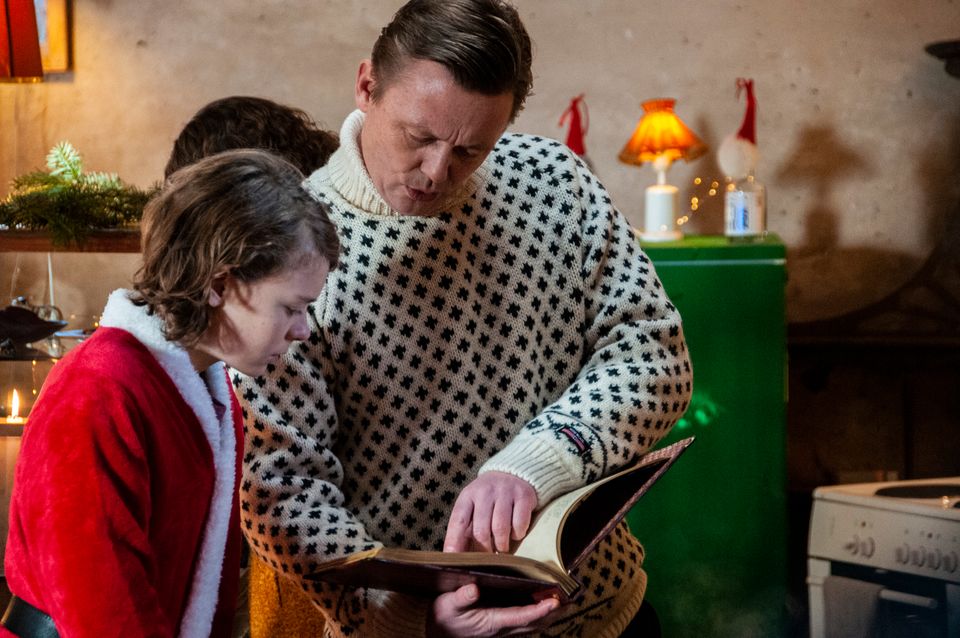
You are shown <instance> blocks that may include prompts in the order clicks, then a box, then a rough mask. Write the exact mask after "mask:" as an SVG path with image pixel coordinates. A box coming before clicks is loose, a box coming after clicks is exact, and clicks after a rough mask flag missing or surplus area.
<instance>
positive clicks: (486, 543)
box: [473, 499, 493, 552]
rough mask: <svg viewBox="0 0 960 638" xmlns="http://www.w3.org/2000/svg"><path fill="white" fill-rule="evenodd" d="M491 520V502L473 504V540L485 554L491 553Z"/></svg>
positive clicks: (488, 500)
mask: <svg viewBox="0 0 960 638" xmlns="http://www.w3.org/2000/svg"><path fill="white" fill-rule="evenodd" d="M492 518H493V501H492V500H491V499H484V500H482V501H479V502H477V501H474V503H473V539H474V540H475V541H477V544H479V545H480V547H481V548H482V549H483V551H485V552H492V551H493V542H492V539H491V529H490V528H491V522H492Z"/></svg>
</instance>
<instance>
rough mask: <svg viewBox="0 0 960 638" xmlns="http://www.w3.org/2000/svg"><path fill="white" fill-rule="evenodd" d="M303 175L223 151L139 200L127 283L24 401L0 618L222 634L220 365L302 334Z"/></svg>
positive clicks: (229, 454) (254, 365)
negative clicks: (139, 252) (136, 245)
mask: <svg viewBox="0 0 960 638" xmlns="http://www.w3.org/2000/svg"><path fill="white" fill-rule="evenodd" d="M302 179H303V176H302V173H301V172H300V171H299V170H298V169H297V168H296V167H294V166H293V165H292V164H290V163H289V162H287V161H285V160H283V159H281V158H279V157H276V156H274V155H272V154H270V153H267V152H263V151H253V150H242V151H229V152H225V153H221V154H217V155H214V156H212V157H209V158H206V159H202V160H200V161H198V162H196V163H195V164H193V165H191V166H189V167H186V168H184V169H182V170H180V171H177V172H175V173H173V174H172V175H171V176H170V178H169V179H168V180H167V183H166V184H165V186H164V187H163V189H162V190H161V191H160V192H159V193H158V195H157V196H155V198H154V199H152V200H151V201H150V202H149V203H148V205H147V207H146V209H145V212H144V219H143V227H142V228H143V265H142V267H141V268H140V269H139V270H138V272H137V273H136V275H135V277H134V281H133V289H132V290H117V291H115V292H113V293H112V294H111V295H110V298H109V300H108V301H107V305H106V308H105V309H104V312H103V316H102V319H101V322H100V327H99V328H98V329H97V330H96V332H95V333H94V334H93V336H91V337H90V338H89V339H87V340H85V341H84V342H83V343H81V344H80V345H78V346H77V347H76V348H75V349H73V350H72V351H71V352H70V353H69V354H67V356H65V357H64V358H63V359H62V360H61V361H60V362H59V363H58V364H57V365H56V366H55V367H54V370H53V371H52V372H51V374H50V376H49V377H48V379H47V380H46V382H45V384H44V387H43V389H42V391H41V393H40V396H39V398H38V399H37V402H36V404H35V406H34V408H33V410H32V412H31V414H30V425H29V427H28V428H27V429H26V431H25V435H24V437H23V444H22V449H21V452H20V457H19V460H18V463H17V470H16V475H15V482H14V488H13V495H12V498H11V504H10V527H9V530H10V531H9V535H8V539H7V549H6V558H5V569H6V573H5V575H6V578H7V582H8V585H9V588H10V590H11V592H12V593H13V594H14V598H13V600H12V601H11V604H10V607H9V609H8V612H7V614H6V615H5V618H4V621H3V624H4V626H3V628H0V635H3V636H11V635H18V636H26V635H39V634H38V633H37V632H40V631H43V632H46V633H42V635H44V636H50V635H56V634H57V633H59V635H62V636H65V637H70V638H74V637H87V636H89V637H91V638H93V637H96V638H101V637H102V636H151V637H154V636H155V637H173V636H180V637H182V638H190V637H193V638H204V637H206V636H214V637H217V638H220V637H227V636H230V635H231V623H232V620H233V615H234V608H235V601H236V595H237V575H238V562H239V556H240V533H239V532H240V530H239V509H238V501H237V488H238V481H239V469H240V468H239V464H240V456H241V448H242V430H241V428H242V419H241V414H240V408H239V406H238V404H237V402H236V399H235V397H234V395H233V392H232V390H231V387H230V384H229V381H228V379H227V373H226V366H231V367H233V368H235V369H237V370H242V371H243V372H244V374H249V375H254V376H256V375H261V374H264V373H265V372H266V371H267V370H269V369H270V368H272V367H273V366H274V365H276V363H277V361H278V360H279V358H280V357H281V356H282V355H283V354H284V353H285V352H286V350H287V348H288V347H289V346H290V343H291V342H292V341H294V340H300V339H304V338H307V337H308V336H309V329H308V327H307V318H306V315H307V312H308V310H307V306H308V304H310V303H312V302H313V300H314V299H316V297H317V296H318V295H319V294H320V292H321V290H322V288H323V286H324V282H325V280H326V277H327V274H328V272H329V271H330V269H331V268H333V267H335V266H336V263H337V261H338V259H339V243H338V240H337V236H336V232H335V230H334V228H333V227H332V225H331V223H330V220H329V219H328V217H327V210H326V208H325V207H324V205H323V204H321V203H319V202H317V201H316V200H315V199H313V198H311V197H310V196H309V195H308V194H307V193H306V192H305V191H304V190H303V189H302V188H301V186H300V182H301V180H302ZM51 631H53V633H50V632H51Z"/></svg>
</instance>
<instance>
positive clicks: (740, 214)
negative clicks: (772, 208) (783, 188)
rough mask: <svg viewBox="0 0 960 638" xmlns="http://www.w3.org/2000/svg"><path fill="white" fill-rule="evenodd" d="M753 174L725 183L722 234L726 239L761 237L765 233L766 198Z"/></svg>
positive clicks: (763, 189) (763, 190) (762, 188)
mask: <svg viewBox="0 0 960 638" xmlns="http://www.w3.org/2000/svg"><path fill="white" fill-rule="evenodd" d="M766 195H767V193H766V189H765V188H764V186H763V184H761V183H760V182H758V181H757V180H756V178H755V177H754V175H753V173H752V172H751V173H749V174H748V175H747V176H746V177H743V178H742V179H737V180H731V181H729V182H728V183H727V189H726V192H725V193H724V202H723V204H724V205H723V209H724V233H725V234H726V235H727V237H763V236H764V235H766V233H767V197H766Z"/></svg>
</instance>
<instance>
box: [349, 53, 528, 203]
mask: <svg viewBox="0 0 960 638" xmlns="http://www.w3.org/2000/svg"><path fill="white" fill-rule="evenodd" d="M374 82H375V80H374V78H373V76H372V67H371V65H370V61H369V60H366V61H364V62H363V63H362V64H361V65H360V72H359V73H358V75H357V85H356V102H357V108H359V109H360V110H361V111H363V112H364V113H365V114H366V119H365V120H364V123H363V130H362V131H361V133H360V150H361V153H362V154H363V163H364V165H365V166H366V168H367V172H368V173H369V174H370V179H371V180H372V181H373V185H374V186H375V187H376V188H377V191H378V192H379V193H380V196H381V197H383V199H384V201H386V202H387V204H389V205H390V207H391V208H393V209H394V210H396V211H397V212H399V213H401V214H404V215H431V214H433V213H436V212H437V211H438V210H439V208H440V207H441V206H442V205H443V204H444V202H445V200H446V198H447V196H449V195H451V194H452V193H454V192H456V190H457V189H458V188H460V187H461V186H462V185H463V184H464V182H466V180H467V178H469V177H470V175H471V174H473V172H474V171H475V170H476V169H477V168H478V167H479V166H480V164H482V163H483V160H484V159H486V157H487V155H488V154H489V153H490V151H491V150H493V146H494V144H496V142H497V140H498V139H499V138H500V136H501V135H502V134H503V132H504V131H505V130H506V128H507V124H509V123H510V116H511V111H512V109H513V95H512V94H511V93H504V94H502V95H493V96H491V95H483V94H481V93H474V92H471V91H467V90H466V89H464V88H462V87H461V86H459V85H458V84H457V83H456V81H455V80H454V79H453V76H452V75H451V74H450V72H449V71H447V69H446V68H445V67H444V66H442V65H441V64H438V63H436V62H431V61H428V60H416V59H413V60H410V61H409V62H407V64H406V65H405V67H404V68H403V69H402V70H401V71H400V73H398V74H397V76H396V77H395V78H393V80H392V81H391V83H390V84H389V85H388V86H387V88H386V90H384V91H383V92H382V93H381V94H380V97H379V99H378V100H376V101H374V100H373V98H372V90H373V86H374Z"/></svg>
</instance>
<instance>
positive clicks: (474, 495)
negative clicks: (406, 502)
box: [443, 472, 537, 552]
mask: <svg viewBox="0 0 960 638" xmlns="http://www.w3.org/2000/svg"><path fill="white" fill-rule="evenodd" d="M536 507H537V492H536V490H534V489H533V486H532V485H530V484H529V483H527V482H526V481H524V480H523V479H521V478H518V477H516V476H514V475H512V474H507V473H505V472H486V473H485V474H481V475H480V476H478V477H477V478H476V479H474V480H473V482H471V483H470V484H469V485H467V487H465V488H464V490H463V491H462V492H460V496H458V497H457V502H456V503H454V505H453V511H452V512H451V513H450V522H449V523H447V536H446V538H445V539H444V541H443V551H445V552H462V551H466V550H467V549H468V548H469V547H470V545H471V541H473V542H474V543H475V544H476V545H477V546H479V548H480V549H482V550H483V551H487V552H492V551H494V550H496V551H498V552H508V551H510V539H511V538H512V539H513V540H520V539H522V538H523V537H524V536H526V534H527V529H528V528H529V527H530V519H531V517H532V516H533V510H535V509H536Z"/></svg>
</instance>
